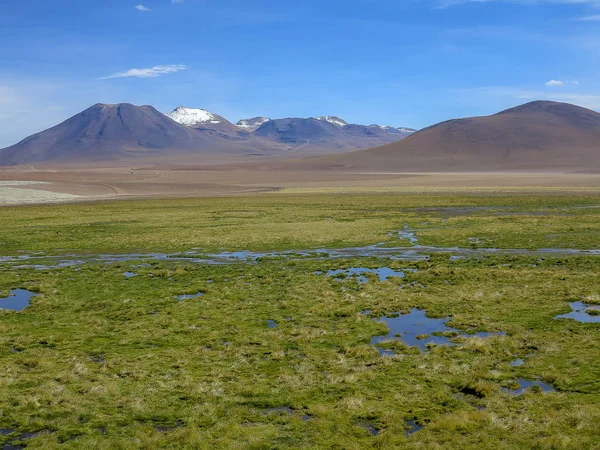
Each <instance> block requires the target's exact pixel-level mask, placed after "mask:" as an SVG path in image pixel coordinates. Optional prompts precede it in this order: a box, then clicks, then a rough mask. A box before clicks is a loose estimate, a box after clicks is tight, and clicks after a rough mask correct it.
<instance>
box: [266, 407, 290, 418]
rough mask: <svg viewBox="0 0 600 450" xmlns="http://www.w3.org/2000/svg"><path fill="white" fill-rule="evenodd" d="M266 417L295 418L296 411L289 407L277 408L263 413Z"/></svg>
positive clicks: (268, 409)
mask: <svg viewBox="0 0 600 450" xmlns="http://www.w3.org/2000/svg"><path fill="white" fill-rule="evenodd" d="M263 414H264V415H265V416H268V415H271V414H273V415H276V416H293V415H294V410H293V409H292V408H290V407H289V406H276V407H274V408H267V409H265V410H264V411H263Z"/></svg>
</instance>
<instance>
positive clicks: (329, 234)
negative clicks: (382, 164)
mask: <svg viewBox="0 0 600 450" xmlns="http://www.w3.org/2000/svg"><path fill="white" fill-rule="evenodd" d="M591 206H600V199H598V198H597V197H591V196H587V197H586V196H544V195H539V196H536V197H529V196H519V195H513V196H496V195H494V196H492V195H487V196H476V195H471V196H466V195H465V196H453V195H450V196H446V197H441V196H440V197H434V196H414V197H408V196H406V197H402V196H400V197H399V196H391V195H390V196H388V195H380V196H367V195H362V196H316V197H301V196H298V197H280V196H263V197H247V198H241V199H229V198H228V199H206V200H180V201H171V202H167V201H141V202H117V203H106V204H98V205H67V206H52V207H36V208H31V207H28V208H5V209H2V218H0V222H1V224H0V241H2V242H4V243H3V244H2V247H1V248H2V251H3V253H4V254H16V253H17V252H16V251H17V250H27V251H34V250H43V251H47V252H53V253H61V252H69V251H87V252H92V253H93V252H100V251H111V250H112V251H133V250H140V249H143V250H144V251H154V250H171V251H179V250H189V249H190V248H192V247H198V248H201V249H203V250H206V251H214V250H216V249H220V248H223V249H227V250H239V249H245V248H254V249H264V250H270V249H301V248H316V247H325V246H328V247H335V246H351V245H362V244H370V243H375V242H381V241H390V245H391V244H394V243H395V244H401V245H407V246H408V245H410V244H408V243H407V242H406V240H400V241H394V239H395V238H394V237H393V236H389V235H388V234H389V233H391V232H393V231H395V230H399V229H401V228H402V227H403V225H404V224H407V225H409V226H411V227H413V228H415V229H416V230H419V231H417V237H418V238H419V243H423V244H440V245H445V246H446V245H455V246H461V247H469V246H497V247H514V248H537V247H551V246H556V247H574V248H599V247H600V244H599V242H600V240H599V234H600V229H599V228H598V226H597V224H598V223H599V222H600V221H599V220H598V219H600V208H591ZM83 211H86V214H84V213H83ZM484 243H485V245H484ZM0 265H1V263H0ZM2 267H3V269H4V270H1V271H0V294H4V295H6V294H8V292H9V291H10V290H13V289H18V288H25V289H29V290H32V291H36V292H39V295H37V296H35V297H33V298H31V305H30V306H29V307H28V308H26V309H25V310H23V311H22V312H20V313H15V312H8V311H6V312H0V359H1V361H2V364H1V365H0V429H3V430H15V431H14V432H12V433H11V434H8V435H7V436H0V443H1V442H12V441H14V440H15V439H16V438H17V437H18V436H19V435H20V434H21V433H24V432H30V433H37V434H34V435H33V436H32V437H31V439H27V440H24V441H23V442H22V444H23V445H27V446H28V447H30V448H50V449H52V448H86V449H87V448H99V449H105V448H106V449H109V448H111V449H112V448H123V449H130V448H162V447H167V448H252V449H263V448H264V449H271V448H355V449H362V448H427V449H436V448H439V449H442V448H444V449H446V448H456V449H464V448H478V449H479V448H490V449H492V448H493V449H497V448H506V449H523V448H539V449H588V448H596V447H597V446H598V445H600V435H599V432H598V424H599V423H600V325H598V324H583V323H578V322H575V321H573V320H556V319H554V317H555V316H557V315H559V314H565V313H568V312H569V311H571V308H570V307H569V302H574V301H581V300H582V298H583V299H584V301H585V302H587V303H589V304H597V303H598V302H599V301H598V298H600V286H599V285H598V281H597V280H598V278H597V276H598V273H599V270H600V257H592V256H588V257H584V256H568V257H560V258H559V257H553V256H551V255H549V256H547V257H544V258H540V257H532V256H524V255H513V256H493V255H487V256H486V255H475V256H473V257H470V258H466V259H459V260H451V259H450V255H449V254H442V253H437V254H433V255H432V256H431V258H430V260H428V261H416V262H415V261H413V262H410V261H399V260H390V259H376V258H360V259H359V258H355V259H348V260H343V259H335V260H333V259H332V260H312V259H298V260H295V259H293V258H289V259H286V258H279V259H273V260H269V259H266V260H262V261H258V262H256V263H251V264H250V263H233V264H228V265H208V264H201V263H197V264H193V263H189V262H177V263H176V262H156V263H151V264H144V265H142V266H141V267H140V265H139V263H136V262H135V261H132V262H128V263H126V264H125V263H113V264H98V263H89V264H86V265H83V266H81V267H72V268H62V269H52V270H37V271H36V270H33V269H18V270H15V269H11V268H10V266H9V265H4V266H2ZM348 267H370V268H379V267H390V268H392V269H394V270H397V271H402V270H403V269H416V271H411V270H405V271H404V272H405V278H403V279H402V278H396V277H391V278H389V279H388V280H387V281H384V282H381V281H380V280H379V277H378V276H377V275H376V274H367V275H365V276H367V277H368V278H369V282H368V283H366V284H359V283H358V281H357V280H356V278H353V277H349V278H347V279H344V280H341V281H340V280H335V279H334V278H332V277H327V276H325V275H317V274H315V272H317V271H323V272H326V271H327V270H334V269H344V268H348ZM126 271H131V272H134V273H135V274H136V276H134V277H131V278H126V277H125V276H124V273H125V272H126ZM198 292H203V293H204V295H203V296H200V297H196V298H189V299H184V300H181V301H179V300H178V299H177V296H179V295H182V294H196V293H198ZM4 295H0V297H3V296H4ZM413 307H418V308H421V309H426V310H427V311H428V315H429V317H446V316H450V317H451V320H450V321H449V322H448V326H450V327H452V328H456V329H458V330H462V331H471V332H475V331H488V332H494V331H505V332H506V335H505V336H494V337H490V338H486V339H481V338H465V337H458V338H455V341H456V342H457V343H459V344H460V345H457V346H455V347H441V346H440V347H433V348H432V349H431V350H429V351H428V352H425V353H421V352H420V351H419V349H418V348H411V347H406V346H405V345H403V344H402V342H399V341H397V342H392V343H386V344H381V346H382V347H385V348H387V349H393V350H395V352H396V355H395V356H391V357H389V356H386V357H381V356H379V352H378V351H377V349H376V348H375V347H374V346H372V345H370V342H371V339H372V338H373V336H375V335H384V334H387V333H388V331H387V329H386V327H385V325H384V324H382V323H377V322H376V321H375V320H374V318H376V317H381V316H383V315H389V314H391V313H396V312H405V313H406V312H408V311H410V309H411V308H413ZM366 310H370V312H369V313H368V314H365V313H364V312H365V311H366ZM518 358H522V359H523V360H524V361H525V363H524V364H523V365H521V366H517V367H511V362H513V361H515V360H517V359H518ZM516 379H525V380H536V379H539V380H540V381H542V382H545V383H548V384H551V385H552V386H554V388H555V389H556V391H555V392H550V393H542V392H539V389H535V388H532V389H530V390H528V391H526V392H525V393H524V394H523V395H521V396H516V395H513V394H511V393H509V392H506V391H505V390H503V389H502V388H511V389H515V388H517V387H518V386H516V385H515V383H514V380H516ZM410 421H415V423H416V424H417V425H420V426H423V428H422V429H421V430H419V431H417V432H416V433H414V434H412V435H410V436H408V437H407V436H406V432H407V431H409V426H408V425H407V423H409V422H410ZM39 432H41V433H39ZM6 433H8V431H7V432H6ZM6 433H0V434H6Z"/></svg>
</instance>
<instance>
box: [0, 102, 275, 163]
mask: <svg viewBox="0 0 600 450" xmlns="http://www.w3.org/2000/svg"><path fill="white" fill-rule="evenodd" d="M275 151H278V148H277V146H275V145H274V144H270V143H268V145H267V144H265V143H264V142H262V141H258V140H257V139H254V138H253V137H252V136H250V135H249V134H248V139H246V140H242V139H240V140H239V141H236V140H232V139H231V138H230V137H229V136H224V135H220V134H218V133H216V132H215V133H212V132H211V133H209V132H203V130H197V129H193V128H189V127H185V126H183V125H181V124H179V123H177V122H175V121H174V120H172V119H170V118H169V117H167V116H165V115H164V114H162V113H160V112H159V111H157V110H156V109H154V108H153V107H152V106H134V105H130V104H128V103H121V104H117V105H105V104H96V105H94V106H92V107H90V108H88V109H86V110H85V111H83V112H81V113H79V114H77V115H75V116H73V117H71V118H70V119H67V120H66V121H64V122H63V123H61V124H59V125H56V126H55V127H52V128H50V129H48V130H45V131H42V132H40V133H36V134H34V135H32V136H30V137H28V138H25V139H24V140H22V141H21V142H19V143H18V144H15V145H13V146H11V147H7V148H5V149H0V165H19V164H32V163H36V162H43V161H46V162H48V161H50V162H69V163H73V162H89V161H108V160H119V159H129V158H142V159H144V158H150V157H157V156H159V157H160V156H163V157H165V156H167V157H168V156H171V155H188V156H200V157H201V156H202V155H206V154H209V153H218V154H223V153H224V154H234V155H248V154H265V153H268V152H275Z"/></svg>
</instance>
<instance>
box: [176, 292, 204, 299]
mask: <svg viewBox="0 0 600 450" xmlns="http://www.w3.org/2000/svg"><path fill="white" fill-rule="evenodd" d="M203 295H204V292H198V293H197V294H183V295H178V296H177V300H179V301H182V300H190V299H192V298H198V297H202V296H203Z"/></svg>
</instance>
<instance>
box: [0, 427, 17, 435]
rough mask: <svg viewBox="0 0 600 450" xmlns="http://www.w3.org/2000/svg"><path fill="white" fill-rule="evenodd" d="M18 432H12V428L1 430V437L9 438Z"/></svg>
mask: <svg viewBox="0 0 600 450" xmlns="http://www.w3.org/2000/svg"><path fill="white" fill-rule="evenodd" d="M15 431H17V430H12V429H10V428H0V436H8V435H9V434H13V433H14V432H15Z"/></svg>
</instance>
